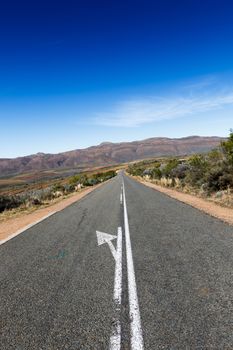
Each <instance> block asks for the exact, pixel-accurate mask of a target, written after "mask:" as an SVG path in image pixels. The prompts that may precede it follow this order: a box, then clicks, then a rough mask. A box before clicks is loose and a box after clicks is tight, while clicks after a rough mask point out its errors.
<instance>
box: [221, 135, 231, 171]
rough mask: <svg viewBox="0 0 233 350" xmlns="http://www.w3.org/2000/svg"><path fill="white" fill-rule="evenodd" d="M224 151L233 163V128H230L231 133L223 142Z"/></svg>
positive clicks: (228, 159)
mask: <svg viewBox="0 0 233 350" xmlns="http://www.w3.org/2000/svg"><path fill="white" fill-rule="evenodd" d="M221 147H222V150H223V153H224V154H225V156H226V159H227V161H228V162H229V164H230V165H233V129H230V135H229V137H228V140H227V141H223V142H222V143H221Z"/></svg>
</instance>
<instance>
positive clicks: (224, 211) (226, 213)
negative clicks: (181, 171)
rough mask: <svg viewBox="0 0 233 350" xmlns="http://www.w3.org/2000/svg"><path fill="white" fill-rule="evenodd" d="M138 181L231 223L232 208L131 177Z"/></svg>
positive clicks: (232, 217)
mask: <svg viewBox="0 0 233 350" xmlns="http://www.w3.org/2000/svg"><path fill="white" fill-rule="evenodd" d="M132 178H134V179H135V180H137V181H138V182H140V183H142V184H144V185H145V186H148V187H150V188H153V189H154V190H156V191H159V192H162V193H164V194H166V195H168V196H169V197H172V198H174V199H177V200H178V201H180V202H183V203H186V204H189V205H191V206H192V207H194V208H197V209H199V210H202V211H203V212H205V213H207V214H209V215H211V216H214V217H216V218H218V219H220V220H222V221H224V222H226V223H228V224H230V225H233V209H230V208H225V207H221V206H219V205H217V204H215V203H211V202H209V201H207V200H205V199H202V198H198V197H195V196H193V195H190V194H186V193H182V192H178V191H176V190H174V189H170V188H165V187H162V186H159V185H156V184H153V183H151V182H149V181H145V180H142V179H139V178H138V177H132Z"/></svg>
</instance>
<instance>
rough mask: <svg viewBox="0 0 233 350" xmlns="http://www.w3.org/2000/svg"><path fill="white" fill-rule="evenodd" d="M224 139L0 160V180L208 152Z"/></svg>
mask: <svg viewBox="0 0 233 350" xmlns="http://www.w3.org/2000/svg"><path fill="white" fill-rule="evenodd" d="M221 140H223V138H220V137H216V136H213V137H200V136H189V137H184V138H180V139H169V138H165V137H155V138H150V139H147V140H143V141H133V142H121V143H111V142H103V143H101V144H100V145H98V146H92V147H88V148H86V149H77V150H74V151H69V152H63V153H58V154H45V153H37V154H33V155H30V156H25V157H19V158H14V159H0V176H5V175H11V174H17V173H25V172H30V171H40V170H46V169H48V170H51V169H58V168H78V169H83V168H92V167H97V166H107V165H114V164H119V163H124V162H129V161H133V160H137V159H143V158H152V157H159V156H178V155H188V154H193V153H203V152H207V151H209V150H211V149H213V148H215V147H217V146H218V145H219V143H220V141H221Z"/></svg>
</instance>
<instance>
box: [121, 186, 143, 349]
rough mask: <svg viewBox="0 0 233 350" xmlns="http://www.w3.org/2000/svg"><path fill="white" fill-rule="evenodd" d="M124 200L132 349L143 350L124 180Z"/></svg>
mask: <svg viewBox="0 0 233 350" xmlns="http://www.w3.org/2000/svg"><path fill="white" fill-rule="evenodd" d="M123 200H124V224H125V244H126V260H127V273H128V293H129V313H130V322H131V323H130V329H131V349H132V350H143V349H144V345H143V337H142V327H141V318H140V311H139V303H138V296H137V286H136V279H135V272H134V265H133V254H132V247H131V240H130V232H129V221H128V213H127V206H126V198H125V185H124V180H123Z"/></svg>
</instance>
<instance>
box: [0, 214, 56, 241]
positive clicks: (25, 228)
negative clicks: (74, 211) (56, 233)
mask: <svg viewBox="0 0 233 350" xmlns="http://www.w3.org/2000/svg"><path fill="white" fill-rule="evenodd" d="M55 213H56V212H55V211H53V212H52V213H50V214H48V215H46V216H44V217H43V218H41V219H40V220H37V221H35V222H33V223H32V224H29V225H27V226H25V227H24V228H22V229H20V230H18V231H16V232H14V233H12V235H10V236H8V237H7V238H5V239H2V240H0V245H1V244H3V243H6V242H8V241H9V240H10V239H12V238H14V237H16V236H18V235H19V234H20V233H23V232H24V231H26V230H28V229H29V228H31V227H33V226H35V225H37V224H39V222H41V221H44V220H45V219H47V218H49V217H50V216H52V215H53V214H55Z"/></svg>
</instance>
